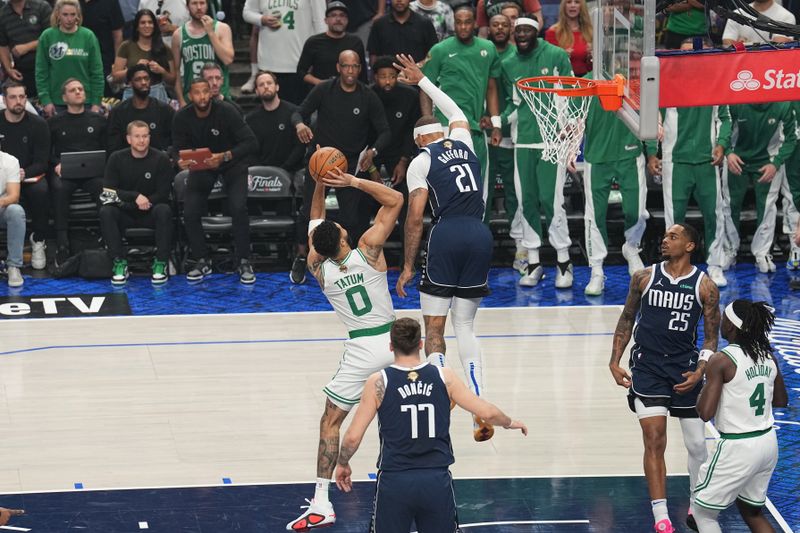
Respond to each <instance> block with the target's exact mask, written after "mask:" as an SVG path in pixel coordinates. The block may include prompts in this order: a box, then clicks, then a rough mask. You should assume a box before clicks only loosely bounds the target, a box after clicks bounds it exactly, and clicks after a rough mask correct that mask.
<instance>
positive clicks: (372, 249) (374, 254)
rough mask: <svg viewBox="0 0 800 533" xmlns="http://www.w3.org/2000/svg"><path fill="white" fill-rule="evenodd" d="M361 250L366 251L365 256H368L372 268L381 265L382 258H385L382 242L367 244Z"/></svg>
mask: <svg viewBox="0 0 800 533" xmlns="http://www.w3.org/2000/svg"><path fill="white" fill-rule="evenodd" d="M361 251H362V252H364V257H366V259H367V262H368V263H369V266H371V267H372V268H377V267H379V266H381V259H382V258H383V245H382V244H366V245H364V246H363V247H361ZM383 262H384V263H385V261H383Z"/></svg>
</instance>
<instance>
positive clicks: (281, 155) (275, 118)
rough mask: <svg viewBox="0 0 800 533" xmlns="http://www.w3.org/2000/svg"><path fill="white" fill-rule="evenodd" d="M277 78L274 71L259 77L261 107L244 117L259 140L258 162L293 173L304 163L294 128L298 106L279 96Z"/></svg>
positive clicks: (261, 73)
mask: <svg viewBox="0 0 800 533" xmlns="http://www.w3.org/2000/svg"><path fill="white" fill-rule="evenodd" d="M279 91H280V86H279V85H278V77H277V76H275V75H274V74H273V73H272V72H259V73H258V76H256V95H257V96H258V99H259V100H261V106H259V107H258V108H257V109H255V110H253V111H252V112H251V113H249V114H248V115H247V116H246V117H245V119H244V120H245V122H247V125H248V126H250V129H251V130H253V133H255V135H256V139H258V143H259V150H258V154H257V159H256V161H255V163H256V164H257V165H264V166H271V167H280V168H282V169H284V170H288V171H290V172H294V171H295V170H299V169H300V167H301V166H302V164H303V155H304V153H305V146H304V145H302V144H301V143H300V140H299V139H298V138H297V134H296V133H295V130H294V128H292V113H294V112H295V111H297V106H296V105H294V104H293V103H291V102H287V101H285V100H281V99H280V96H278V92H279Z"/></svg>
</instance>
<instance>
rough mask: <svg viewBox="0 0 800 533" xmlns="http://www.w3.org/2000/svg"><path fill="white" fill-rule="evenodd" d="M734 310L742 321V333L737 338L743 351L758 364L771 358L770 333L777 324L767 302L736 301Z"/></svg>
mask: <svg viewBox="0 0 800 533" xmlns="http://www.w3.org/2000/svg"><path fill="white" fill-rule="evenodd" d="M733 310H734V312H735V313H736V316H738V317H740V318H741V319H742V327H741V328H740V329H739V331H740V333H739V334H738V335H737V336H736V342H737V343H738V344H739V346H740V347H741V348H742V351H744V353H746V354H747V355H748V357H750V359H752V360H753V361H754V362H756V363H758V362H759V361H761V360H762V359H764V358H766V357H769V356H771V355H772V346H770V344H769V332H770V331H772V326H773V325H774V324H775V314H774V313H773V312H772V310H771V309H770V307H769V305H767V302H751V301H750V300H734V302H733Z"/></svg>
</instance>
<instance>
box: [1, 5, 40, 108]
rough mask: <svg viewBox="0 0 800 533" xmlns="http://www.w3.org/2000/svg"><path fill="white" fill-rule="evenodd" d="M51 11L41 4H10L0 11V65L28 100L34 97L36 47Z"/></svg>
mask: <svg viewBox="0 0 800 533" xmlns="http://www.w3.org/2000/svg"><path fill="white" fill-rule="evenodd" d="M52 11H53V8H52V7H50V4H48V3H47V2H45V1H44V0H10V1H9V2H8V3H6V4H4V5H3V7H2V8H0V63H2V65H3V70H4V71H5V72H6V74H7V75H8V77H10V78H11V79H12V80H15V81H19V82H22V83H24V84H25V90H26V92H27V93H28V95H30V96H36V74H35V67H36V45H37V44H38V42H39V36H40V35H41V34H42V32H43V31H44V30H46V29H47V28H49V27H50V15H51V14H52Z"/></svg>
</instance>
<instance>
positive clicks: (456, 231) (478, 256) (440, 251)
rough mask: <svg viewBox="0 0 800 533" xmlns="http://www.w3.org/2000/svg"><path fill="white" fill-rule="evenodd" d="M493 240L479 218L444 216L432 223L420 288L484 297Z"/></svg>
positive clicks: (435, 292) (445, 295) (439, 293)
mask: <svg viewBox="0 0 800 533" xmlns="http://www.w3.org/2000/svg"><path fill="white" fill-rule="evenodd" d="M493 248H494V240H493V238H492V232H491V231H489V228H488V227H486V225H485V224H484V223H483V222H482V221H481V220H480V219H477V218H473V217H451V218H443V219H441V220H439V222H437V223H436V224H434V225H433V226H432V227H431V230H430V234H429V235H428V250H427V255H426V259H425V265H424V266H423V267H422V275H421V276H420V280H419V290H420V292H424V293H427V294H430V295H432V296H439V297H442V298H450V297H452V296H458V297H459V298H482V297H484V296H488V295H489V283H488V281H489V266H490V265H491V262H492V249H493Z"/></svg>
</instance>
